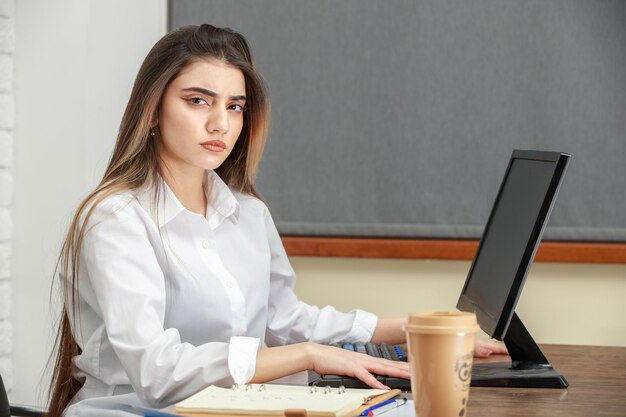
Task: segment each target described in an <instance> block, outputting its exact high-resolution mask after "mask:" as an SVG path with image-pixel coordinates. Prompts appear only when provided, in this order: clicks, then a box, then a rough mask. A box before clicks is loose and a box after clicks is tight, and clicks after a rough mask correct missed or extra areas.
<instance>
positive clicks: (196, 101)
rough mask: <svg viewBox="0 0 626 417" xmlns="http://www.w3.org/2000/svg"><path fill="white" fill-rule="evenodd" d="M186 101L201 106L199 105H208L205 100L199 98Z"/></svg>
mask: <svg viewBox="0 0 626 417" xmlns="http://www.w3.org/2000/svg"><path fill="white" fill-rule="evenodd" d="M188 101H189V102H190V103H193V104H197V105H201V104H209V103H207V102H206V100H205V99H203V98H200V97H194V98H190V99H189V100H188Z"/></svg>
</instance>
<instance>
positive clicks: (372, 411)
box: [361, 398, 406, 417]
mask: <svg viewBox="0 0 626 417" xmlns="http://www.w3.org/2000/svg"><path fill="white" fill-rule="evenodd" d="M405 403H406V398H399V399H397V400H395V399H393V398H391V399H389V400H387V401H383V402H382V403H380V404H376V405H373V406H371V407H369V408H366V409H365V410H363V412H362V413H361V415H362V416H367V417H374V416H377V415H379V414H381V413H384V412H385V411H389V410H393V409H394V408H396V407H400V406H401V405H404V404H405Z"/></svg>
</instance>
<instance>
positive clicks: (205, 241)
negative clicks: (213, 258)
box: [202, 240, 211, 249]
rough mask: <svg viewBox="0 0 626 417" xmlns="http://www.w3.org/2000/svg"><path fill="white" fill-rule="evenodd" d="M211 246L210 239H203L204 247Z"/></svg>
mask: <svg viewBox="0 0 626 417" xmlns="http://www.w3.org/2000/svg"><path fill="white" fill-rule="evenodd" d="M209 246H211V243H210V242H209V241H208V240H203V241H202V247H203V248H204V249H208V248H209Z"/></svg>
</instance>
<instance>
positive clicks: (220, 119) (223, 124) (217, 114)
mask: <svg viewBox="0 0 626 417" xmlns="http://www.w3.org/2000/svg"><path fill="white" fill-rule="evenodd" d="M229 128H230V125H229V123H228V110H227V109H220V108H217V106H216V107H214V108H213V109H212V111H211V113H210V115H209V119H208V120H207V130H208V131H209V133H220V134H222V135H225V134H226V133H228V129H229Z"/></svg>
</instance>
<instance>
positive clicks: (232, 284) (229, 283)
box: [226, 281, 235, 288]
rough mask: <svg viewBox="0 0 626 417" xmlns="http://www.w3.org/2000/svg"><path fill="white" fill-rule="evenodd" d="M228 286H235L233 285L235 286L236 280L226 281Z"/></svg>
mask: <svg viewBox="0 0 626 417" xmlns="http://www.w3.org/2000/svg"><path fill="white" fill-rule="evenodd" d="M226 286H227V287H228V288H233V287H234V286H235V283H234V282H232V281H226Z"/></svg>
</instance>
